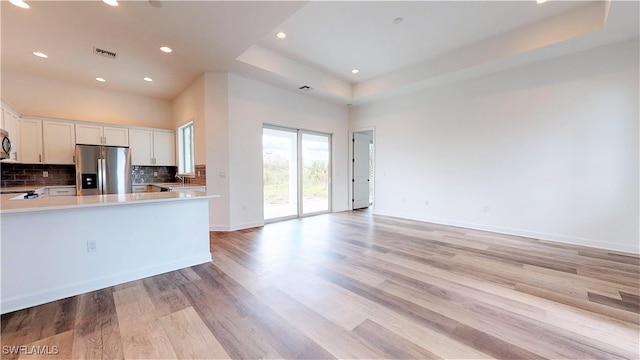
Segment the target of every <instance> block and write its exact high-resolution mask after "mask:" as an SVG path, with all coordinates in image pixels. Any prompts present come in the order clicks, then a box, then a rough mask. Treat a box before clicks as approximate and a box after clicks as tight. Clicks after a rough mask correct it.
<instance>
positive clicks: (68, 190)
mask: <svg viewBox="0 0 640 360" xmlns="http://www.w3.org/2000/svg"><path fill="white" fill-rule="evenodd" d="M48 192H49V196H76V188H75V187H70V186H60V187H50V188H48Z"/></svg>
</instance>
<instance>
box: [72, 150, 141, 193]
mask: <svg viewBox="0 0 640 360" xmlns="http://www.w3.org/2000/svg"><path fill="white" fill-rule="evenodd" d="M76 189H77V193H78V195H102V194H125V193H130V192H131V151H130V150H129V148H127V147H118V146H100V145H76Z"/></svg>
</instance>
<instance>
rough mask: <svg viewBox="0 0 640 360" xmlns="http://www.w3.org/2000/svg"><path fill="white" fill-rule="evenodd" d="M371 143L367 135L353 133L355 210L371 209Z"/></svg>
mask: <svg viewBox="0 0 640 360" xmlns="http://www.w3.org/2000/svg"><path fill="white" fill-rule="evenodd" d="M369 141H370V137H369V135H368V134H367V133H358V132H356V133H353V209H354V210H355V209H363V208H367V207H369Z"/></svg>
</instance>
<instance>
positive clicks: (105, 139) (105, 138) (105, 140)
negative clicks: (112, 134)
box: [104, 136, 107, 145]
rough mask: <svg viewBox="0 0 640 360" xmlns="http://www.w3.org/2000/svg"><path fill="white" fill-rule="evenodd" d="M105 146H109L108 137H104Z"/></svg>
mask: <svg viewBox="0 0 640 360" xmlns="http://www.w3.org/2000/svg"><path fill="white" fill-rule="evenodd" d="M104 144H105V145H107V137H106V136H105V137H104Z"/></svg>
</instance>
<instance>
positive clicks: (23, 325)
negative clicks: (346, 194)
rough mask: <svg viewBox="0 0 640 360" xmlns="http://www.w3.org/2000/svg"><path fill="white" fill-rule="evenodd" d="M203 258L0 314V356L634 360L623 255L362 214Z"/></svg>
mask: <svg viewBox="0 0 640 360" xmlns="http://www.w3.org/2000/svg"><path fill="white" fill-rule="evenodd" d="M211 251H212V254H213V259H214V261H213V262H212V263H208V264H203V265H199V266H194V267H191V268H186V269H182V270H179V271H174V272H170V273H166V274H162V275H158V276H154V277H151V278H146V279H143V280H139V281H133V282H130V283H126V284H122V285H118V286H114V287H110V288H106V289H102V290H99V291H94V292H91V293H87V294H82V295H79V296H75V297H71V298H68V299H63V300H60V301H56V302H52V303H48V304H44V305H41V306H37V307H33V308H29V309H25V310H20V311H16V312H13V313H9V314H5V315H3V316H2V346H3V352H2V358H3V359H30V358H51V359H222V358H248V359H255V358H271V359H276V358H277V359H280V358H286V359H332V358H352V359H382V358H385V359H386V358H392V359H432V358H446V359H487V358H501V359H541V358H546V359H551V358H553V359H556V358H568V359H586V358H596V359H618V358H622V359H638V358H640V353H639V351H640V350H639V324H640V257H638V256H637V255H633V254H626V253H620V252H613V251H605V250H598V249H592V248H587V247H579V246H571V245H563V244H557V243H551V242H545V241H538V240H534V239H527V238H522V237H517V236H508V235H500V234H494V233H489V232H483V231H476V230H468V229H462V228H455V227H448V226H441V225H434V224H427V223H420V222H415V221H408V220H402V219H394V218H388V217H380V216H373V215H371V214H370V213H369V212H368V211H355V212H345V213H338V214H328V215H321V216H315V217H310V218H305V219H299V220H291V221H286V222H281V223H276V224H270V225H267V226H264V227H262V228H256V229H249V230H242V231H236V232H230V233H212V234H211ZM12 346H26V347H23V348H22V349H21V350H20V351H17V352H16V351H15V348H13V351H12V348H11V347H12Z"/></svg>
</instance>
